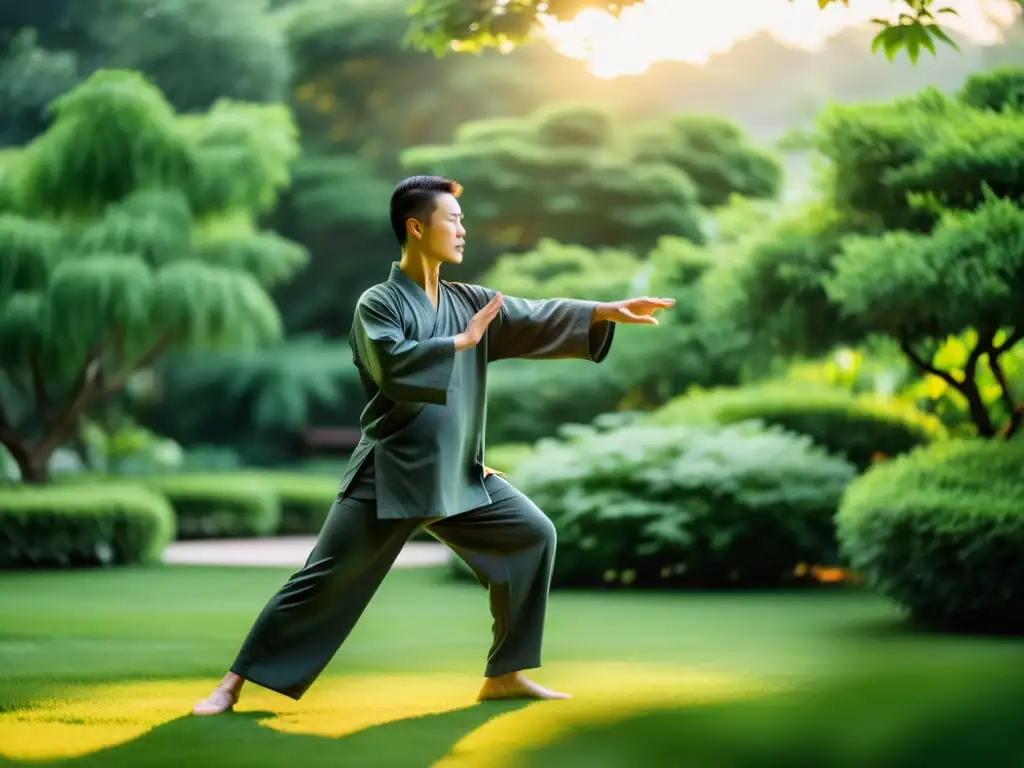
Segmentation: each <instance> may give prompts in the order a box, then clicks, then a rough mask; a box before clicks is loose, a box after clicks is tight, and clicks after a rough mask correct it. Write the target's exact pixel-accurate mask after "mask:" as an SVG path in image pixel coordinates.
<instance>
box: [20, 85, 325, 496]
mask: <svg viewBox="0 0 1024 768" xmlns="http://www.w3.org/2000/svg"><path fill="white" fill-rule="evenodd" d="M54 112H55V120H54V122H53V125H52V126H51V127H50V129H49V130H48V131H47V132H46V133H45V134H43V135H42V136H40V137H39V138H38V139H36V140H35V141H33V142H32V143H31V144H29V145H27V146H25V147H24V148H22V149H21V150H18V151H14V152H10V151H9V152H8V153H6V154H5V155H4V157H3V163H4V173H3V174H2V176H0V179H2V182H3V184H4V186H5V187H6V189H7V193H6V194H5V195H4V196H3V197H4V198H5V199H6V201H7V210H6V211H5V212H3V213H2V214H0V255H2V259H0V361H2V364H0V373H2V377H3V378H4V380H5V382H6V384H7V385H8V386H7V387H6V389H7V393H8V397H7V398H5V400H4V401H3V402H0V441H2V443H3V445H5V446H6V447H7V448H8V450H10V451H11V453H12V455H13V456H14V457H15V459H16V460H17V461H18V463H19V465H20V466H21V469H22V472H23V475H24V476H25V477H26V479H29V480H35V481H38V480H40V479H43V477H44V476H45V462H46V460H47V459H48V458H49V455H50V454H51V453H52V451H53V450H54V449H55V448H56V447H57V446H58V445H59V444H60V443H61V442H62V441H63V440H65V439H67V437H68V436H69V434H70V432H71V430H72V429H73V428H74V427H75V425H76V423H77V420H78V419H79V417H80V416H81V415H82V414H83V413H84V412H86V411H87V410H88V409H89V408H90V407H92V406H94V405H95V404H96V403H98V402H100V401H101V400H102V399H104V398H105V397H107V396H109V395H111V394H113V393H116V392H117V391H119V390H120V389H121V388H122V387H123V386H124V385H125V383H126V382H127V380H128V378H129V377H130V376H131V375H132V373H133V372H134V371H136V370H137V369H138V368H140V367H144V366H147V365H149V364H150V363H151V362H152V361H154V360H155V359H156V358H157V357H158V356H159V355H160V354H161V353H162V352H163V351H164V350H165V349H168V348H171V347H180V348H186V349H187V348H210V347H214V348H230V347H232V346H236V345H243V346H244V345H251V344H259V343H262V342H264V341H267V340H271V339H274V338H276V337H277V336H278V335H279V334H280V331H281V327H280V319H279V316H278V312H277V308H276V307H275V306H274V304H273V302H272V301H271V299H270V297H269V295H268V294H267V289H268V288H270V287H272V286H273V285H275V284H277V283H278V282H280V281H282V280H285V279H287V278H289V277H290V276H291V275H292V274H294V273H295V272H296V271H297V270H298V269H300V268H301V267H302V266H304V265H305V262H306V253H305V251H304V250H303V249H302V248H301V247H300V246H298V245H296V244H294V243H290V242H288V241H286V240H284V239H282V238H281V237H280V236H279V235H276V234H274V233H272V232H265V231H261V230H260V229H258V227H257V225H256V217H257V216H258V214H259V213H260V212H261V211H265V210H267V209H269V208H270V207H272V206H273V204H274V202H275V197H276V195H277V194H278V193H279V191H280V190H281V189H282V188H283V187H284V186H286V185H287V183H288V181H289V166H290V164H291V162H292V161H293V160H294V157H295V155H296V152H297V137H296V132H295V127H294V125H293V124H292V121H291V119H290V116H289V115H288V113H287V112H286V111H285V110H283V109H282V108H281V107H278V106H270V105H263V106H261V105H252V104H240V103H235V102H228V101H221V102H219V103H217V104H216V105H215V106H214V107H213V108H212V109H211V110H210V111H209V112H208V113H206V114H203V115H200V114H193V115H187V116H179V115H177V114H175V112H174V110H173V109H172V108H171V106H170V105H169V104H168V103H167V102H166V100H165V99H164V97H163V96H162V94H161V92H160V91H159V89H157V88H156V87H155V86H153V85H152V84H151V83H150V82H149V81H147V80H146V79H144V78H143V77H142V76H141V75H138V74H137V73H130V72H124V71H116V70H101V71H98V72H96V73H94V74H93V75H92V76H91V77H90V78H89V79H88V80H87V81H86V82H85V83H83V84H82V85H81V86H78V87H77V88H75V89H73V90H72V91H70V92H68V93H67V94H65V95H64V96H62V97H61V98H59V99H58V100H57V101H56V102H55V104H54ZM12 387H20V388H21V392H20V396H18V397H15V396H14V392H13V390H12Z"/></svg>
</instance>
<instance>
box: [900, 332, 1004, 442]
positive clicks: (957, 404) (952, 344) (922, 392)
mask: <svg viewBox="0 0 1024 768" xmlns="http://www.w3.org/2000/svg"><path fill="white" fill-rule="evenodd" d="M1005 338H1006V337H1005V334H1000V335H998V336H997V338H996V339H995V341H996V343H1000V344H1004V343H1005ZM977 346H978V333H977V331H975V330H973V329H972V330H969V331H967V332H965V333H962V334H960V335H958V336H950V337H949V338H947V339H946V340H945V341H943V342H942V343H941V344H939V345H938V349H937V350H936V351H935V355H934V356H933V358H932V364H934V365H935V366H937V367H938V368H939V369H942V370H948V371H952V372H954V374H955V375H956V376H958V377H960V376H962V374H963V371H964V370H965V368H966V367H967V365H968V363H969V362H970V360H971V353H972V351H973V350H975V349H976V348H977ZM999 368H1000V370H1001V372H1002V375H1003V378H1004V381H1005V383H1006V385H1007V388H1008V389H1007V392H1004V391H1003V387H1002V385H1001V384H1000V382H999V380H998V379H997V378H996V376H995V375H994V373H993V370H994V369H993V367H992V365H991V363H990V362H989V360H988V357H983V358H981V360H980V361H979V362H978V364H977V367H976V369H975V383H976V384H977V389H978V398H979V400H980V402H981V403H982V404H983V406H984V409H985V411H986V412H987V413H989V414H991V415H992V419H993V421H994V422H996V423H999V424H1008V423H1009V420H1011V419H1012V418H1013V414H1014V411H1013V410H1011V409H1009V408H1008V405H1007V403H1008V402H1013V403H1016V402H1019V401H1020V400H1022V399H1024V346H1015V347H1013V348H1012V349H1009V350H1008V351H1007V352H1006V353H1005V354H1003V355H1001V356H1000V357H999ZM900 396H901V397H904V398H908V399H912V400H914V401H915V402H916V403H917V406H918V408H921V409H922V410H927V411H929V412H931V413H934V414H935V415H936V416H937V417H938V418H940V419H942V422H943V423H944V424H946V425H947V426H948V427H949V429H950V431H951V432H952V433H953V434H958V435H960V436H962V437H970V436H972V435H975V434H977V426H976V425H975V423H974V421H973V420H972V417H971V411H970V404H969V403H968V401H967V400H966V399H965V398H964V395H963V393H962V392H961V391H960V389H959V388H957V387H956V386H953V385H951V384H950V383H949V381H947V380H946V379H944V378H943V377H941V376H926V377H924V378H915V379H914V380H912V381H911V382H909V383H908V384H906V386H905V387H904V388H903V389H902V390H901V392H900Z"/></svg>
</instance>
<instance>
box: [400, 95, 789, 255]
mask: <svg viewBox="0 0 1024 768" xmlns="http://www.w3.org/2000/svg"><path fill="white" fill-rule="evenodd" d="M402 161H403V164H404V167H405V170H406V172H407V173H409V174H414V173H436V174H440V175H445V176H451V177H454V178H456V179H458V180H459V181H460V182H461V183H462V184H463V185H464V187H465V189H466V194H465V197H464V199H463V201H462V206H463V209H464V211H465V212H466V216H467V230H468V231H469V232H470V235H469V239H470V240H471V241H472V242H473V243H474V245H473V248H474V251H473V253H474V256H473V258H474V260H475V261H476V262H477V263H481V262H482V263H483V264H485V265H486V264H488V263H489V261H490V259H489V258H488V255H489V254H491V253H499V252H502V251H517V250H525V249H528V248H532V247H534V246H535V245H536V244H537V243H538V242H539V241H540V240H541V239H542V238H544V237H549V238H551V239H553V240H557V241H559V242H563V243H573V244H577V245H582V246H585V247H588V248H597V247H602V248H625V249H627V250H631V251H633V252H637V253H643V252H646V251H648V250H650V249H651V248H653V247H654V246H655V244H656V243H657V242H658V240H659V239H660V238H661V237H666V236H668V237H680V238H684V239H687V240H690V241H692V242H694V243H701V242H703V241H704V239H705V235H704V233H703V231H702V229H701V207H702V205H709V206H710V205H718V204H722V203H724V202H726V200H727V199H728V198H729V196H730V195H731V194H733V193H736V192H739V193H744V194H748V195H753V196H765V197H771V196H774V195H775V194H776V193H777V191H778V187H779V182H780V179H781V170H780V167H779V164H778V161H777V160H776V159H775V158H774V157H772V156H770V155H768V154H767V153H765V152H764V151H763V150H761V149H759V148H756V147H753V146H750V145H749V143H748V142H747V141H745V137H744V136H743V134H742V132H741V131H740V130H739V129H738V128H737V127H736V126H735V125H734V124H732V123H730V122H729V121H726V120H720V119H714V118H703V117H698V116H688V117H679V118H675V119H671V120H668V121H649V122H644V123H640V124H638V125H634V124H632V123H624V121H621V120H618V119H616V117H615V115H613V114H612V113H611V112H610V111H609V110H607V109H604V108H601V107H598V106H591V105H559V106H553V107H546V108H543V109H541V110H539V111H537V112H536V113H535V114H533V115H531V116H529V117H526V118H496V119H492V120H479V121H474V122H470V123H466V124H464V125H462V126H460V127H459V129H458V130H457V131H456V133H455V138H454V141H453V142H452V143H451V144H448V145H443V146H424V147H416V148H413V149H410V150H408V151H407V152H405V153H404V154H403V155H402Z"/></svg>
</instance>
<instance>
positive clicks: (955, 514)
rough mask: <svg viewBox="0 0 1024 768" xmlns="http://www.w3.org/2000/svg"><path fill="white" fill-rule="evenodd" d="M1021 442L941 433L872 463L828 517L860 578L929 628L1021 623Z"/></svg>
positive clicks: (1016, 628) (1009, 627)
mask: <svg viewBox="0 0 1024 768" xmlns="http://www.w3.org/2000/svg"><path fill="white" fill-rule="evenodd" d="M1022 499H1024V441H1021V440H1015V441H1013V442H1009V443H1007V442H1003V441H997V440H992V441H986V440H964V441H950V442H947V443H943V444H940V445H935V446H931V447H930V448H927V449H921V450H917V451H914V452H913V453H911V454H909V455H907V456H902V457H900V458H898V459H894V460H892V461H888V462H883V463H881V464H878V465H876V466H875V467H873V468H872V469H871V470H870V471H869V472H867V473H866V474H865V475H864V476H862V477H860V478H858V480H857V481H856V482H855V483H853V484H852V485H851V486H850V488H849V489H848V490H847V493H846V495H845V498H844V499H843V503H842V505H841V508H840V511H839V514H838V515H837V518H836V523H837V535H838V538H839V541H840V543H841V546H842V552H843V554H844V556H845V557H847V558H848V560H849V563H850V565H851V566H852V567H853V568H854V569H855V570H857V571H858V572H860V573H861V575H862V576H863V577H864V579H865V580H866V582H867V584H868V585H869V586H871V587H873V588H874V589H876V590H877V591H879V592H880V593H881V594H883V595H885V596H887V597H889V598H890V599H892V600H894V601H896V602H898V603H900V604H901V605H903V606H904V607H905V608H907V609H908V611H909V613H910V614H911V616H912V617H913V618H915V619H916V620H918V621H920V622H922V623H924V624H927V625H933V626H938V627H945V628H950V629H969V630H982V631H1012V632H1020V631H1024V557H1022V556H1021V553H1022V552H1024V505H1022Z"/></svg>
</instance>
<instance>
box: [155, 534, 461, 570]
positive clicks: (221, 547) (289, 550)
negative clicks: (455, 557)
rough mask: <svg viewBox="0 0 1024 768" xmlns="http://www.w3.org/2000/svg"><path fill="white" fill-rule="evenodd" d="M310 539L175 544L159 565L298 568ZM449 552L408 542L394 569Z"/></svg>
mask: <svg viewBox="0 0 1024 768" xmlns="http://www.w3.org/2000/svg"><path fill="white" fill-rule="evenodd" d="M315 541H316V539H315V537H313V536H285V537H279V538H277V537H275V538H271V539H225V540H220V539H218V540H211V541H175V542H172V543H171V544H170V545H169V546H168V547H167V549H165V550H164V556H163V561H164V562H165V563H168V564H174V565H237V566H275V567H290V568H296V567H299V566H301V565H302V564H303V563H304V562H305V561H306V557H307V556H308V555H309V552H310V550H312V549H313V543H314V542H315ZM450 557H451V551H450V550H449V549H448V548H447V547H446V546H444V545H443V544H434V543H432V542H425V541H424V542H419V541H412V542H409V543H408V544H406V545H405V549H403V550H402V552H401V554H400V555H399V556H398V560H397V561H396V562H395V566H394V567H395V568H419V567H422V566H425V565H441V564H443V563H447V562H448V559H449V558H450Z"/></svg>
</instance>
